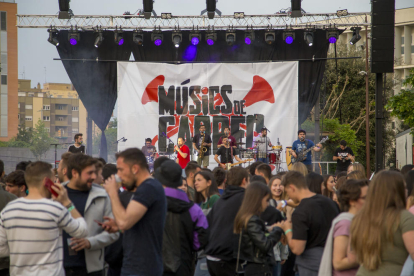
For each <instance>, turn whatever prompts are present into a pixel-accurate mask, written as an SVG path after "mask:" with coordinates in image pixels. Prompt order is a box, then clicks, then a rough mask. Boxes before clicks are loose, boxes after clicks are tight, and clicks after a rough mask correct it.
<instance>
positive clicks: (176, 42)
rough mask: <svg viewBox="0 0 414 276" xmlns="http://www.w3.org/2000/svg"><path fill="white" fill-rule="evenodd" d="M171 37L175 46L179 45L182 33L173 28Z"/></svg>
mask: <svg viewBox="0 0 414 276" xmlns="http://www.w3.org/2000/svg"><path fill="white" fill-rule="evenodd" d="M171 38H172V42H173V44H174V46H175V48H178V47H180V43H181V41H183V35H182V33H181V32H180V31H179V30H174V31H173V32H172V36H171Z"/></svg>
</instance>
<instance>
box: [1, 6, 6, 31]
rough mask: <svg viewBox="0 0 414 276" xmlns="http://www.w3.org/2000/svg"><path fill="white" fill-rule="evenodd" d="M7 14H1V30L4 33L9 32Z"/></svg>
mask: <svg viewBox="0 0 414 276" xmlns="http://www.w3.org/2000/svg"><path fill="white" fill-rule="evenodd" d="M6 14H7V13H6V12H4V11H2V12H1V14H0V15H1V30H2V31H7V17H6Z"/></svg>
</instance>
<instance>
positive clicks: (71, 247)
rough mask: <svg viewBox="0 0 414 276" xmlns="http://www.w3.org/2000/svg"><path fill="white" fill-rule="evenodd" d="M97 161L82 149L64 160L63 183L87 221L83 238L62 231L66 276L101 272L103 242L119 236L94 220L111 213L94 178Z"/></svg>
mask: <svg viewBox="0 0 414 276" xmlns="http://www.w3.org/2000/svg"><path fill="white" fill-rule="evenodd" d="M97 162H98V161H97V160H96V159H95V158H92V157H91V156H89V155H85V154H82V153H76V154H72V155H71V156H70V157H69V159H68V161H67V176H68V178H69V182H68V183H67V184H66V185H64V186H65V188H66V190H67V194H68V197H69V199H70V200H71V201H72V202H73V204H74V206H75V207H76V209H77V210H78V211H79V213H80V214H81V215H82V217H84V218H85V221H86V224H87V225H88V230H89V233H88V236H87V237H86V238H81V239H79V238H73V237H71V236H70V234H69V233H67V232H66V231H64V232H63V235H62V237H63V248H64V251H63V252H64V262H63V263H64V267H65V272H66V275H67V276H82V275H91V276H95V275H96V276H98V275H102V273H103V269H104V258H102V256H103V253H104V249H105V247H106V246H108V245H110V244H111V243H113V242H115V241H116V240H117V239H118V238H119V233H113V234H109V233H107V232H105V231H103V230H102V227H100V225H99V224H98V223H96V221H98V222H101V221H102V220H103V217H104V216H105V217H113V216H112V210H111V204H110V200H109V197H108V195H107V193H106V192H105V190H103V189H102V188H101V187H100V186H99V185H97V184H93V183H94V182H95V179H96V171H97V170H96V167H95V166H96V163H97Z"/></svg>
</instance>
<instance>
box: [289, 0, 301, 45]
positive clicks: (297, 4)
mask: <svg viewBox="0 0 414 276" xmlns="http://www.w3.org/2000/svg"><path fill="white" fill-rule="evenodd" d="M301 2H302V0H291V14H290V17H302V7H301ZM289 44H290V43H289Z"/></svg>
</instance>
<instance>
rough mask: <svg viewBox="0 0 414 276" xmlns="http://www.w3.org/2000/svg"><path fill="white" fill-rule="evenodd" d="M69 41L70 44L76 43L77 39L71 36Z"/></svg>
mask: <svg viewBox="0 0 414 276" xmlns="http://www.w3.org/2000/svg"><path fill="white" fill-rule="evenodd" d="M69 43H70V44H71V45H76V44H78V41H77V40H76V39H75V38H71V39H69Z"/></svg>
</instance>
